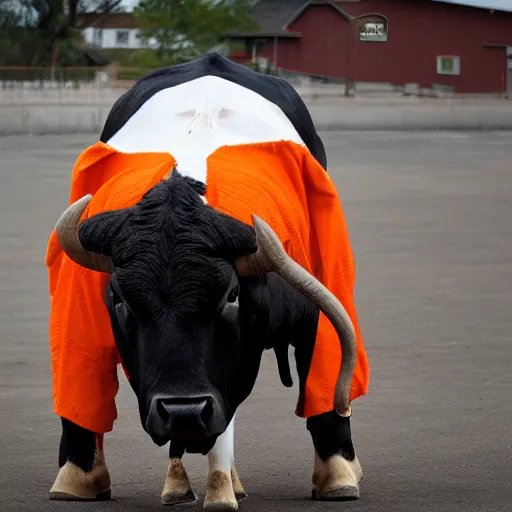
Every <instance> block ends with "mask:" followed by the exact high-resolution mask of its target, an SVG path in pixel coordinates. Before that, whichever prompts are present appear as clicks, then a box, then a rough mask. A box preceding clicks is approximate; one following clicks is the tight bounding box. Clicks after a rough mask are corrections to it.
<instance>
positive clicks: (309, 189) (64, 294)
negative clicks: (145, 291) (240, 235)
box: [46, 141, 369, 432]
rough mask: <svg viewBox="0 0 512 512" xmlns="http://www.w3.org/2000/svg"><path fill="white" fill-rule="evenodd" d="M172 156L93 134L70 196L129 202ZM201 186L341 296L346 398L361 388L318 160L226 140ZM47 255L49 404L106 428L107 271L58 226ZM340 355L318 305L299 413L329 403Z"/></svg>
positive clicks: (112, 354)
mask: <svg viewBox="0 0 512 512" xmlns="http://www.w3.org/2000/svg"><path fill="white" fill-rule="evenodd" d="M176 164H177V165H178V169H179V162H176V161H175V160H174V158H173V157H172V156H171V155H169V154H168V153H135V154H126V153H120V152H117V151H116V150H114V149H113V148H111V147H109V146H107V145H106V144H104V143H101V142H99V143H97V144H95V145H94V146H92V147H90V148H88V149H87V150H86V151H84V153H82V155H80V157H79V158H78V160H77V162H76V164H75V167H74V169H73V173H72V179H71V193H70V199H69V201H70V204H71V203H72V202H74V201H76V200H77V199H79V198H80V197H82V196H83V195H85V194H87V193H91V194H93V199H92V200H91V202H90V203H89V206H88V208H87V210H86V211H85V212H84V217H86V216H92V215H95V214H97V213H100V212H101V211H104V210H106V209H110V210H112V209H121V208H125V207H128V206H131V205H133V204H135V203H137V202H138V201H139V200H140V199H141V198H142V196H143V195H144V193H145V192H146V191H147V190H149V189H150V188H151V187H152V186H154V185H156V184H157V183H158V182H159V181H161V180H162V179H165V177H166V176H167V175H168V173H169V172H170V171H171V170H172V168H173V167H174V166H175V165H176ZM206 190H207V192H206V199H207V201H208V204H209V205H210V206H212V207H213V208H215V209H217V210H219V211H221V212H224V213H226V214H229V215H232V216H233V217H236V218H237V219H239V220H241V221H243V222H246V223H249V224H251V223H252V220H251V215H252V213H256V214H257V215H259V216H260V217H261V218H263V219H264V220H265V221H266V222H268V223H269V224H270V226H271V227H272V228H273V229H274V231H275V232H276V234H277V235H278V236H279V238H280V240H281V241H282V243H283V246H284V248H285V250H286V251H287V253H288V254H289V255H290V256H291V257H292V258H293V259H295V261H297V262H298V263H299V264H300V265H302V266H303V267H304V268H306V269H307V270H308V271H310V272H311V273H312V274H314V275H315V276H316V277H317V279H319V280H320V281H321V282H322V283H323V284H324V285H325V286H327V288H329V289H330V290H331V292H333V293H334V294H335V295H336V296H337V297H338V299H339V300H340V301H341V302H342V303H343V305H344V306H345V308H346V309H347V311H348V313H349V315H350V317H351V319H352V322H353V324H354V326H355V328H356V337H357V363H356V369H355V373H354V379H353V384H352V389H351V399H352V400H354V399H356V398H358V397H360V396H362V395H364V394H366V392H367V388H368V382H369V365H368V361H367V356H366V352H365V349H364V344H363V340H362V336H361V332H360V328H359V323H358V319H357V314H356V308H355V304H354V299H353V290H354V284H355V266H354V259H353V254H352V249H351V246H350V241H349V236H348V232H347V228H346V224H345V219H344V215H343V210H342V206H341V203H340V201H339V198H338V194H337V191H336V189H335V187H334V184H333V183H332V181H331V179H330V177H329V176H328V174H327V173H326V172H325V170H324V169H323V168H322V167H321V166H320V164H318V162H317V161H316V160H315V159H314V158H313V157H312V156H311V154H310V153H309V152H308V150H307V149H306V148H305V147H303V146H300V145H297V144H295V143H292V142H286V141H281V142H272V143H256V144H246V145H240V146H224V147H221V148H219V149H217V150H216V151H215V152H214V153H212V154H211V155H210V156H209V157H208V160H207V183H206ZM46 264H47V267H48V273H49V288H50V296H51V309H50V350H51V357H52V372H53V396H54V410H55V412H56V413H57V414H59V415H60V416H63V417H66V418H68V419H70V420H71V421H74V422H75V423H77V424H79V425H81V426H83V427H84V428H88V429H89V430H92V431H95V432H108V431H110V430H111V429H112V425H113V421H114V420H115V418H116V417H117V411H116V407H115V395H116V393H117V390H118V381H117V373H116V366H117V364H118V363H119V362H120V361H119V356H118V354H117V350H116V347H115V342H114V338H113V334H112V330H111V327H110V319H109V317H108V313H107V310H106V307H105V305H104V303H103V296H102V290H103V288H104V286H105V284H106V282H107V279H108V276H107V275H105V274H99V273H95V272H92V271H90V270H87V269H83V268H81V267H79V266H78V265H76V264H75V263H73V262H72V261H71V260H69V258H67V256H66V255H65V254H64V253H63V251H62V249H61V248H60V246H59V244H58V241H57V237H56V234H55V232H52V234H51V236H50V239H49V243H48V248H47V257H46ZM340 361H341V349H340V343H339V340H338V338H337V335H336V332H335V330H334V328H333V327H332V325H331V324H330V322H329V321H328V320H327V318H326V317H325V316H324V315H323V314H321V315H320V320H319V326H318V331H317V339H316V344H315V349H314V352H313V359H312V362H311V366H310V372H309V375H308V379H307V381H306V388H305V397H304V407H303V408H302V407H301V408H300V409H299V408H297V410H296V413H297V414H298V415H299V416H302V417H310V416H314V415H317V414H322V413H324V412H328V411H331V410H332V409H333V400H334V389H335V385H336V379H337V376H338V372H339V367H340Z"/></svg>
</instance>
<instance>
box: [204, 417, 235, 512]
mask: <svg viewBox="0 0 512 512" xmlns="http://www.w3.org/2000/svg"><path fill="white" fill-rule="evenodd" d="M234 438H235V417H234V416H233V419H232V420H231V423H230V424H229V425H228V428H227V429H226V431H225V432H224V433H223V434H222V435H221V436H219V437H218V438H217V441H216V442H215V445H214V447H213V448H212V449H211V450H210V452H209V453H208V464H209V474H208V483H207V486H206V498H205V500H204V510H207V511H209V512H231V511H233V510H238V501H237V499H236V496H235V491H234V485H233V484H234V478H233V473H232V471H233V468H234V457H235V454H234V440H235V439H234ZM235 474H236V469H235ZM237 477H238V475H237ZM238 483H239V480H238ZM240 488H241V490H242V492H243V494H245V492H244V491H243V488H242V487H241V485H240ZM238 490H239V491H240V489H238Z"/></svg>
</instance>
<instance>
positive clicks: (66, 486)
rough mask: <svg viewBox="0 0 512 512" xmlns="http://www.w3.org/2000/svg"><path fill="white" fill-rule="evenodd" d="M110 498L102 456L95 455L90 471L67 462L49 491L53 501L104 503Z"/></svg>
mask: <svg viewBox="0 0 512 512" xmlns="http://www.w3.org/2000/svg"><path fill="white" fill-rule="evenodd" d="M110 498H111V490H110V475H109V473H108V469H107V466H106V464H105V459H104V458H103V455H102V454H99V453H96V457H95V460H94V465H93V468H92V470H91V471H89V472H87V473H86V472H85V471H84V470H83V469H81V468H79V467H78V466H76V465H75V464H73V463H72V462H69V461H67V462H66V463H65V464H64V466H62V467H61V468H60V470H59V473H58V475H57V478H56V479H55V482H54V484H53V486H52V488H51V489H50V500H54V501H105V500H109V499H110Z"/></svg>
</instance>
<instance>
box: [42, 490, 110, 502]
mask: <svg viewBox="0 0 512 512" xmlns="http://www.w3.org/2000/svg"><path fill="white" fill-rule="evenodd" d="M111 496H112V492H111V491H106V492H103V493H100V494H97V495H96V496H94V497H82V496H75V495H73V494H68V493H66V492H52V491H50V500H53V501H109V500H110V498H111Z"/></svg>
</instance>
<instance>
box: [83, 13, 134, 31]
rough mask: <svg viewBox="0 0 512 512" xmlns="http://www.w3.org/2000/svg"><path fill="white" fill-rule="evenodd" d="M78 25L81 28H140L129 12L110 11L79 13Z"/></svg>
mask: <svg viewBox="0 0 512 512" xmlns="http://www.w3.org/2000/svg"><path fill="white" fill-rule="evenodd" d="M76 27H77V28H80V29H84V28H88V27H94V28H127V29H128V28H138V27H137V21H136V20H135V17H134V16H133V15H132V14H130V13H129V12H109V13H96V12H90V13H86V14H78V15H77V17H76Z"/></svg>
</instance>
